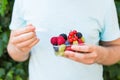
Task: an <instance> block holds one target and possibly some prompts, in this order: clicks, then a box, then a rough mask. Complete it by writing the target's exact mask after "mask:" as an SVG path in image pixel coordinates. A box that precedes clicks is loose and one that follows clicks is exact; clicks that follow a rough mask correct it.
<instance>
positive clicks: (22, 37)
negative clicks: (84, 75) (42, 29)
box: [12, 32, 36, 44]
mask: <svg viewBox="0 0 120 80" xmlns="http://www.w3.org/2000/svg"><path fill="white" fill-rule="evenodd" d="M34 37H36V33H35V32H29V33H26V34H23V35H19V36H16V37H13V39H12V43H14V44H16V43H20V42H23V41H27V40H30V39H32V38H34Z"/></svg>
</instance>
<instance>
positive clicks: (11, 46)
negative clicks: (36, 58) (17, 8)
mask: <svg viewBox="0 0 120 80" xmlns="http://www.w3.org/2000/svg"><path fill="white" fill-rule="evenodd" d="M38 42H39V39H38V38H37V36H36V33H35V27H34V26H32V25H31V24H30V25H28V26H27V27H25V28H22V29H19V30H13V31H11V35H10V40H9V43H8V46H7V50H8V53H9V55H10V56H11V58H12V59H14V60H15V61H19V62H21V61H25V60H27V59H28V58H29V52H30V50H31V48H32V47H33V46H35V45H36V44H37V43H38Z"/></svg>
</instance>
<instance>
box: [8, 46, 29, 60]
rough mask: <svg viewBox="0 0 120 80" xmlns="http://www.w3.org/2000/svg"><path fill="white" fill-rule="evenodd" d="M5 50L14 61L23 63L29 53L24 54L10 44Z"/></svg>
mask: <svg viewBox="0 0 120 80" xmlns="http://www.w3.org/2000/svg"><path fill="white" fill-rule="evenodd" d="M7 50H8V54H9V55H10V57H11V58H12V59H13V60H15V61H18V62H23V61H25V60H27V59H28V58H29V52H26V53H24V52H22V51H21V50H19V49H18V48H16V47H15V46H13V45H12V44H8V46H7Z"/></svg>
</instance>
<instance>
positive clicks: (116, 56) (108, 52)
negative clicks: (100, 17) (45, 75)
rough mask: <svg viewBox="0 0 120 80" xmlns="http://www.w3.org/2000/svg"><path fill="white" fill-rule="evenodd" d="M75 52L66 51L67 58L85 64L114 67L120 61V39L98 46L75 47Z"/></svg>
mask: <svg viewBox="0 0 120 80" xmlns="http://www.w3.org/2000/svg"><path fill="white" fill-rule="evenodd" d="M71 48H72V49H73V50H75V51H74V52H73V51H65V57H66V58H69V59H71V60H74V61H77V62H81V63H84V64H93V63H99V64H103V65H112V64H115V63H117V62H118V61H120V39H117V40H114V41H109V42H103V41H101V42H100V46H96V45H88V44H85V45H73V46H72V47H71Z"/></svg>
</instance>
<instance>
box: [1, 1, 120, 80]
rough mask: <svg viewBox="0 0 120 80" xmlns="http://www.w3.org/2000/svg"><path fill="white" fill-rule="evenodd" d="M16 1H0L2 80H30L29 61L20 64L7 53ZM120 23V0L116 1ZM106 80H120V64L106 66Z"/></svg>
mask: <svg viewBox="0 0 120 80" xmlns="http://www.w3.org/2000/svg"><path fill="white" fill-rule="evenodd" d="M13 3H14V0H0V80H28V61H26V62H23V63H18V62H15V61H13V60H12V59H11V58H10V57H9V56H8V53H7V50H6V47H7V43H8V39H9V34H10V30H9V28H8V26H9V24H10V20H11V13H12V8H13ZM115 3H116V7H117V12H118V18H119V23H120V0H115ZM103 76H104V79H105V80H120V63H117V64H115V65H112V66H104V75H103Z"/></svg>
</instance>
